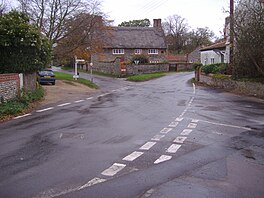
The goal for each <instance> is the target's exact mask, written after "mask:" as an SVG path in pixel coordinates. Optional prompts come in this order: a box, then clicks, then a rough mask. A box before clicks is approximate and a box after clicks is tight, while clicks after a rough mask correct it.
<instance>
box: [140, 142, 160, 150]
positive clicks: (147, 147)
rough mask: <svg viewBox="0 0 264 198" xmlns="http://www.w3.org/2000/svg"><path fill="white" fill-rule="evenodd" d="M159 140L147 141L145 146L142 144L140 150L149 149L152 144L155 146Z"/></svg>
mask: <svg viewBox="0 0 264 198" xmlns="http://www.w3.org/2000/svg"><path fill="white" fill-rule="evenodd" d="M156 143H157V142H147V143H146V144H144V145H143V146H141V147H140V148H139V149H140V150H149V149H150V148H151V147H152V146H154V145H155V144H156Z"/></svg>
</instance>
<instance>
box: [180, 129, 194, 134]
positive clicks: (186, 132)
mask: <svg viewBox="0 0 264 198" xmlns="http://www.w3.org/2000/svg"><path fill="white" fill-rule="evenodd" d="M191 132H192V129H183V131H182V132H181V135H189V134H190V133H191Z"/></svg>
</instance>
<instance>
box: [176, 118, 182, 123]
mask: <svg viewBox="0 0 264 198" xmlns="http://www.w3.org/2000/svg"><path fill="white" fill-rule="evenodd" d="M182 120H183V118H180V117H178V118H176V119H175V121H177V122H180V121H182Z"/></svg>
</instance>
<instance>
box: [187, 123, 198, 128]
mask: <svg viewBox="0 0 264 198" xmlns="http://www.w3.org/2000/svg"><path fill="white" fill-rule="evenodd" d="M196 127H197V124H195V123H190V124H188V128H191V129H195V128H196Z"/></svg>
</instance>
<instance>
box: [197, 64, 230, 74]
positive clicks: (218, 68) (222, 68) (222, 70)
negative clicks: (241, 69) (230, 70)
mask: <svg viewBox="0 0 264 198" xmlns="http://www.w3.org/2000/svg"><path fill="white" fill-rule="evenodd" d="M226 70H227V64H226V63H216V64H210V65H204V66H202V72H204V73H205V74H210V73H211V74H226V73H227V72H226Z"/></svg>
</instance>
